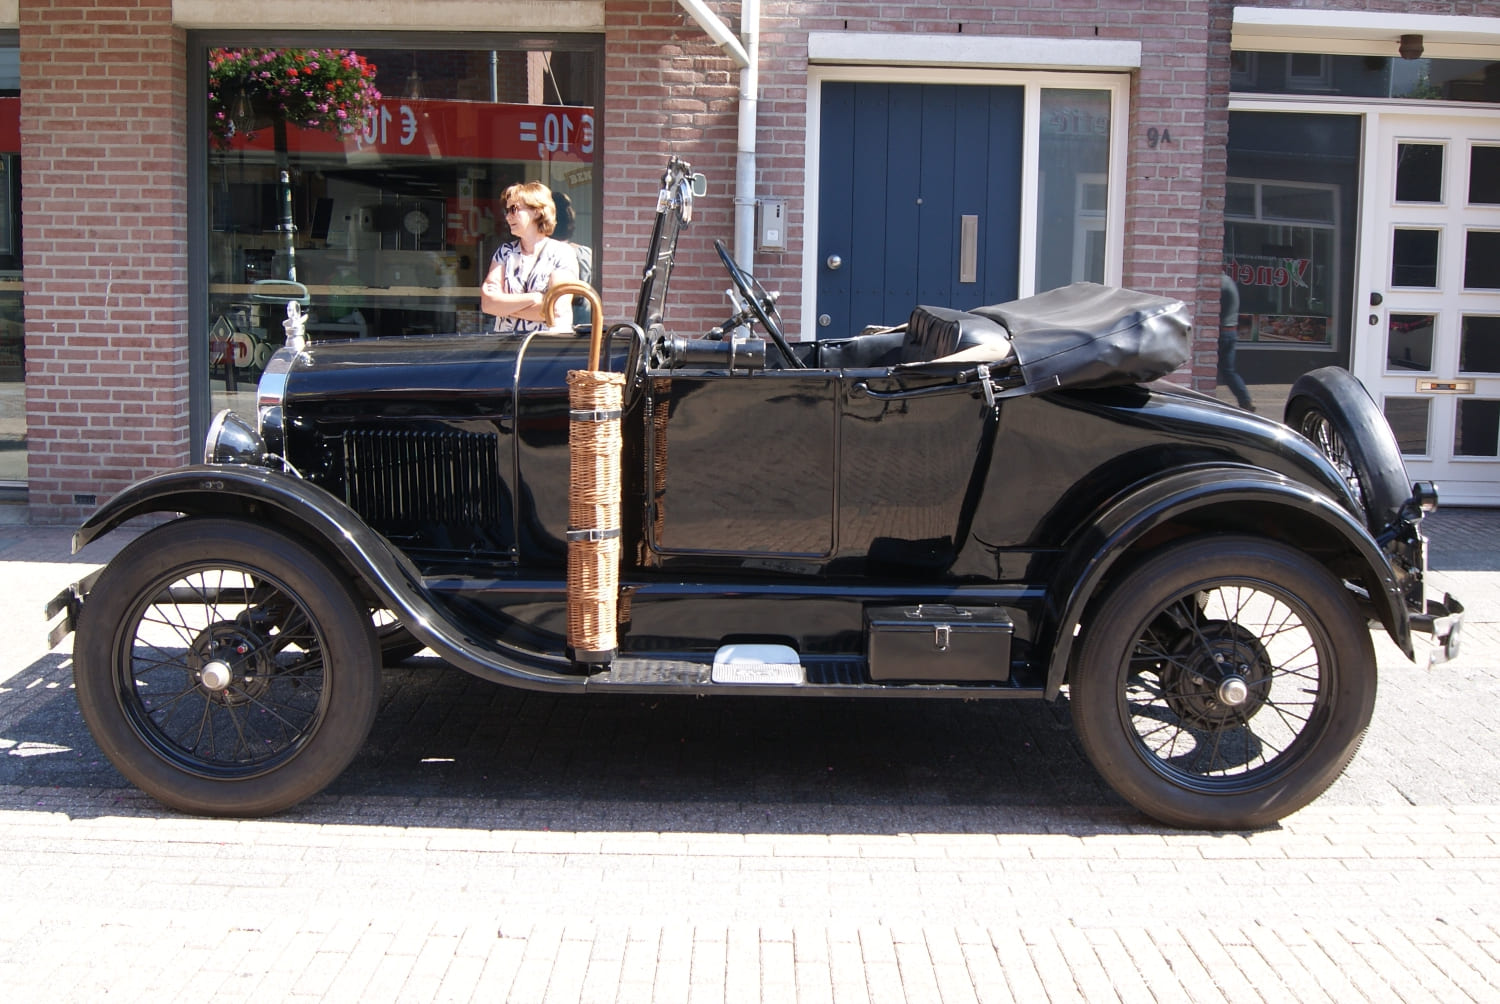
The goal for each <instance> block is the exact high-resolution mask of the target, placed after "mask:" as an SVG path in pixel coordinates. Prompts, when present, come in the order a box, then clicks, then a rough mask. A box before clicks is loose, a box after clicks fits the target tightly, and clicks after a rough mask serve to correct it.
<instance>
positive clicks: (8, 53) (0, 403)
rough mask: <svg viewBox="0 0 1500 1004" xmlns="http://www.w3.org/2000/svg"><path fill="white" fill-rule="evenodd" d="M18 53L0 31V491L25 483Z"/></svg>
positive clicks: (10, 37) (7, 34)
mask: <svg viewBox="0 0 1500 1004" xmlns="http://www.w3.org/2000/svg"><path fill="white" fill-rule="evenodd" d="M20 54H21V52H20V48H19V45H18V44H17V42H16V35H15V33H14V32H0V489H11V488H19V487H21V486H24V485H25V484H26V478H27V462H26V457H27V452H26V319H25V313H24V310H23V304H22V296H21V289H22V286H21V59H20Z"/></svg>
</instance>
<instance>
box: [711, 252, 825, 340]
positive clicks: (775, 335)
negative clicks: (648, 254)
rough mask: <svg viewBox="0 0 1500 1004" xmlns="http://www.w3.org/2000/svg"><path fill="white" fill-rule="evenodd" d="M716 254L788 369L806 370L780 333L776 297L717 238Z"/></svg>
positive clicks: (784, 336) (779, 315)
mask: <svg viewBox="0 0 1500 1004" xmlns="http://www.w3.org/2000/svg"><path fill="white" fill-rule="evenodd" d="M714 250H715V251H717V252H719V260H720V261H722V262H723V263H724V268H725V269H726V270H727V271H728V272H729V278H730V279H731V280H733V281H734V288H735V289H736V290H738V291H739V294H740V296H741V297H742V298H743V299H744V300H745V302H746V303H748V304H750V310H751V311H752V312H753V313H754V314H755V319H756V320H757V321H759V322H760V326H761V327H763V328H765V329H766V334H768V335H770V336H771V341H773V342H775V343H776V348H777V349H778V350H780V352H781V355H782V357H783V358H785V359H786V362H787V365H788V366H790V367H792V368H793V369H806V364H804V363H803V362H802V360H800V359H798V358H797V357H796V356H794V355H792V347H791V346H790V345H788V344H787V340H786V335H784V334H782V333H781V311H779V310H777V309H776V297H774V296H772V295H771V294H770V293H768V292H766V287H764V286H762V285H761V284H760V280H758V279H756V278H755V276H753V275H751V274H750V273H749V272H746V271H745V270H744V269H743V268H741V267H740V263H739V262H737V261H735V260H734V256H733V255H731V254H730V253H729V249H728V248H727V247H725V246H724V242H723V241H721V240H719V239H718V238H717V237H715V238H714Z"/></svg>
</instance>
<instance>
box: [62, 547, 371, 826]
mask: <svg viewBox="0 0 1500 1004" xmlns="http://www.w3.org/2000/svg"><path fill="white" fill-rule="evenodd" d="M74 659H75V668H74V678H75V682H76V685H77V689H78V703H79V706H80V708H81V709H82V711H83V716H84V719H85V721H87V723H88V726H89V728H90V730H91V731H92V732H93V734H94V738H95V740H96V741H97V742H98V743H99V746H100V748H101V749H102V750H103V751H104V753H105V755H106V756H108V757H109V759H110V760H111V761H112V762H113V763H114V765H115V766H116V767H118V768H119V770H120V772H121V773H122V774H124V775H125V776H126V777H127V778H128V779H129V780H131V781H132V782H133V783H135V784H136V785H137V786H138V787H140V788H141V789H142V790H143V791H145V792H147V793H148V794H150V795H152V796H154V797H155V798H157V799H158V800H160V801H161V802H163V803H165V804H167V805H169V806H171V807H173V808H176V809H181V810H183V811H186V812H194V813H203V814H208V815H235V816H254V815H264V814H266V813H272V812H278V811H280V810H282V809H286V808H288V807H290V806H292V805H295V804H297V803H298V802H300V801H302V800H303V799H305V798H307V797H308V796H310V795H313V794H315V793H317V792H318V791H321V790H322V789H323V788H324V787H326V786H327V785H328V784H329V783H330V782H331V781H332V780H333V779H334V778H335V777H337V776H338V775H339V773H340V772H341V771H343V769H344V768H345V767H346V766H347V765H348V763H349V761H350V760H352V759H353V757H354V755H355V754H356V753H357V752H358V751H359V748H360V746H361V745H362V744H363V743H364V740H365V738H366V736H367V735H368V734H369V731H370V726H371V724H372V723H373V721H374V717H375V710H376V707H377V705H378V701H379V696H380V679H379V674H380V650H379V648H378V647H377V644H376V641H375V632H374V629H373V627H372V626H371V623H370V618H369V614H368V612H367V611H366V609H365V607H364V605H363V604H362V603H361V602H360V600H359V599H358V597H357V596H356V595H355V593H354V591H353V590H352V589H351V587H350V586H349V584H348V583H347V582H346V581H345V577H344V576H342V575H340V574H339V573H338V572H337V571H336V570H335V569H334V568H332V567H330V565H329V564H328V563H327V562H326V561H325V560H324V559H323V558H322V557H320V556H319V555H318V554H316V553H314V552H313V551H311V550H309V549H308V548H307V547H306V546H304V545H303V544H301V543H299V542H298V541H295V540H293V539H292V538H290V537H288V536H286V535H284V534H282V533H279V532H277V531H275V530H272V529H268V528H265V527H261V526H257V525H254V524H252V523H248V522H244V521H240V520H232V519H196V518H188V519H181V520H177V521H175V522H172V523H168V524H166V525H164V526H161V527H158V528H156V529H154V530H152V531H150V532H148V533H146V534H144V535H142V536H141V537H139V538H137V539H136V540H135V541H134V542H132V543H131V544H130V545H128V546H127V547H126V548H125V549H124V550H123V551H121V552H120V554H119V555H118V556H117V557H116V558H115V560H114V561H112V562H111V563H110V564H109V566H108V567H107V568H106V569H105V570H104V572H103V574H102V575H101V576H100V577H99V580H98V582H97V583H96V584H95V586H94V588H93V589H92V591H91V592H90V593H89V595H88V597H87V599H86V600H85V602H84V605H83V610H82V612H81V614H80V617H79V624H78V638H77V644H76V646H75V650H74Z"/></svg>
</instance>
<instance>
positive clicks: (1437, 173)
mask: <svg viewBox="0 0 1500 1004" xmlns="http://www.w3.org/2000/svg"><path fill="white" fill-rule="evenodd" d="M1396 201H1397V202H1429V203H1434V204H1436V203H1441V202H1442V201H1443V146H1442V144H1441V143H1398V144H1396Z"/></svg>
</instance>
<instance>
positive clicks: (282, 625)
mask: <svg viewBox="0 0 1500 1004" xmlns="http://www.w3.org/2000/svg"><path fill="white" fill-rule="evenodd" d="M121 644H122V645H123V646H125V651H124V653H123V654H124V655H125V658H123V659H122V660H121V665H122V670H121V672H122V674H123V676H122V678H121V680H120V682H119V689H118V692H119V695H120V702H121V706H122V708H123V710H124V711H125V713H126V715H127V718H128V719H129V720H130V722H131V725H132V727H133V728H134V729H135V730H136V732H137V733H138V734H139V735H140V736H141V737H142V739H144V740H145V741H146V742H147V743H149V744H150V745H151V746H152V747H153V748H155V749H156V750H157V751H158V753H159V754H161V755H163V756H165V757H166V758H167V759H169V760H171V761H173V762H174V763H176V764H177V765H178V766H180V767H182V768H184V769H186V770H188V771H190V772H192V773H196V774H200V775H203V776H207V777H213V778H233V777H245V776H253V775H254V774H256V773H259V772H260V771H263V770H266V769H270V768H271V767H273V766H275V765H276V764H278V763H280V762H283V761H285V760H286V759H287V758H289V757H290V756H293V755H295V754H296V752H297V750H298V749H299V748H300V747H301V746H302V745H303V744H304V743H306V742H307V741H308V739H309V738H310V737H311V735H312V734H313V732H314V731H315V730H316V729H317V726H318V723H319V722H320V721H321V720H322V717H323V715H324V713H325V711H326V700H325V698H326V694H327V688H326V667H325V663H324V659H323V650H324V641H323V637H322V633H321V630H320V628H319V626H318V624H317V622H316V620H315V618H314V617H313V616H312V614H311V613H310V611H309V610H308V609H307V608H306V607H305V605H304V604H303V603H302V601H301V600H300V599H299V598H298V597H297V596H296V595H295V594H293V593H292V592H291V591H290V590H288V589H287V588H286V587H285V586H284V585H282V584H280V583H278V582H276V581H275V580H274V579H272V578H271V577H269V576H267V575H265V574H264V573H262V572H259V571H256V570H253V569H250V568H238V567H234V566H225V567H219V566H217V565H210V566H205V567H200V568H192V569H189V570H186V571H179V572H176V573H173V574H171V575H170V576H167V577H165V579H164V581H162V582H160V583H158V584H156V585H154V586H153V587H152V588H150V589H148V590H145V591H144V593H143V600H142V602H141V603H140V605H139V607H138V608H137V611H136V613H135V615H134V616H133V617H132V618H131V619H130V621H129V622H128V624H127V626H126V628H125V630H124V632H123V633H122V638H121Z"/></svg>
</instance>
